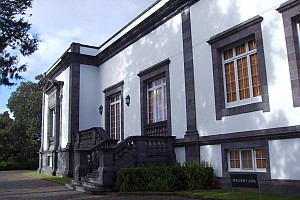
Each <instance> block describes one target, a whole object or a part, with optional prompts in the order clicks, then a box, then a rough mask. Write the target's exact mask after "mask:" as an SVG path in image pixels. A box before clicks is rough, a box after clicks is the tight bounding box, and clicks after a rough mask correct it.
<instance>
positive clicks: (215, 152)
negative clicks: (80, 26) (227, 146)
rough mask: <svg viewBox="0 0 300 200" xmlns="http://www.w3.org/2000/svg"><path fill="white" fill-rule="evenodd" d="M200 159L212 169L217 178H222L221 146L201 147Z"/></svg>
mask: <svg viewBox="0 0 300 200" xmlns="http://www.w3.org/2000/svg"><path fill="white" fill-rule="evenodd" d="M200 159H201V161H205V162H207V163H208V164H210V165H211V166H212V167H213V168H214V170H215V173H216V176H217V177H223V172H222V151H221V145H205V146H201V147H200Z"/></svg>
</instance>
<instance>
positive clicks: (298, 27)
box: [296, 20, 300, 52]
mask: <svg viewBox="0 0 300 200" xmlns="http://www.w3.org/2000/svg"><path fill="white" fill-rule="evenodd" d="M296 31H297V39H298V48H299V52H300V20H299V21H297V22H296Z"/></svg>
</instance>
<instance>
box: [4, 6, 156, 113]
mask: <svg viewBox="0 0 300 200" xmlns="http://www.w3.org/2000/svg"><path fill="white" fill-rule="evenodd" d="M155 1H156V0H142V1H141V0H110V1H107V0H84V1H82V0H34V1H33V7H32V8H31V9H30V10H29V13H31V14H32V17H30V18H29V22H30V23H32V29H31V31H32V32H34V33H38V34H39V37H40V39H41V40H42V42H41V43H40V44H39V50H37V51H36V52H35V53H34V54H33V55H31V56H29V57H26V58H22V59H21V60H20V64H21V63H27V64H28V65H29V68H28V71H27V72H25V73H23V74H22V75H23V77H24V78H26V79H27V80H34V77H35V76H36V75H39V74H42V73H44V72H46V70H47V69H48V68H49V67H50V66H51V65H52V64H54V63H55V61H56V60H57V59H59V57H60V56H61V55H62V54H63V53H64V52H65V50H66V49H67V48H68V47H69V46H70V44H71V43H72V42H79V43H82V44H88V45H93V46H100V44H102V43H103V42H104V41H105V40H107V39H108V38H109V37H111V36H112V35H113V34H114V33H116V32H117V31H118V30H119V29H121V28H122V27H123V26H125V25H126V24H127V23H129V22H130V21H131V20H132V19H134V18H135V17H136V16H137V15H138V14H140V13H141V12H142V11H143V10H145V9H146V8H147V7H148V6H150V5H151V4H152V3H154V2H155ZM13 89H15V87H14V88H12V89H9V88H7V87H1V88H0V98H1V102H0V112H1V111H3V110H6V104H7V99H8V98H9V96H10V93H11V92H12V91H13Z"/></svg>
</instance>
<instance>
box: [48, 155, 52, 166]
mask: <svg viewBox="0 0 300 200" xmlns="http://www.w3.org/2000/svg"><path fill="white" fill-rule="evenodd" d="M47 166H48V167H52V156H47Z"/></svg>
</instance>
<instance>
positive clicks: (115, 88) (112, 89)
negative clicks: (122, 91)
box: [103, 81, 124, 96]
mask: <svg viewBox="0 0 300 200" xmlns="http://www.w3.org/2000/svg"><path fill="white" fill-rule="evenodd" d="M123 85H124V81H120V82H119V83H116V84H114V85H112V86H110V87H108V88H105V89H104V90H103V93H109V96H110V95H112V94H114V93H117V92H116V91H119V87H121V86H123Z"/></svg>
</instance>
